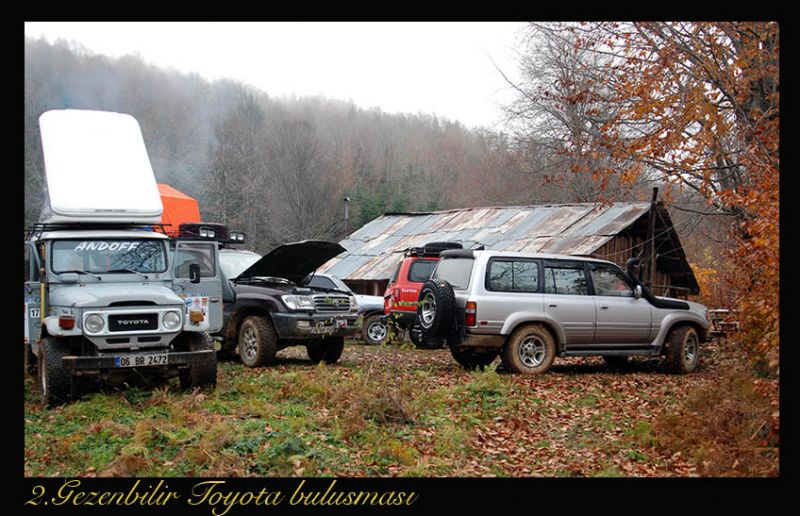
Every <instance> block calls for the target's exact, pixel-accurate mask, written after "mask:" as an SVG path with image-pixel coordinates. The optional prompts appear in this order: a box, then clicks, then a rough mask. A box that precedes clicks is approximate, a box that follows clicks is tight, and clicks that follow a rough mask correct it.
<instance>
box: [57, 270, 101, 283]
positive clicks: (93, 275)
mask: <svg viewBox="0 0 800 516" xmlns="http://www.w3.org/2000/svg"><path fill="white" fill-rule="evenodd" d="M69 272H77V273H78V274H86V275H87V276H92V277H93V278H97V281H103V278H102V277H100V276H98V275H97V274H94V273H91V272H86V271H82V270H80V269H70V270H68V271H58V274H66V273H69Z"/></svg>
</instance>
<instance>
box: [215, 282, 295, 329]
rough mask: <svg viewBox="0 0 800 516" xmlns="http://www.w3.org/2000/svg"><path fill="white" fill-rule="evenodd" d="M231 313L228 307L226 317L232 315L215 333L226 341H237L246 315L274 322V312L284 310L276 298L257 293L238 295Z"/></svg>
mask: <svg viewBox="0 0 800 516" xmlns="http://www.w3.org/2000/svg"><path fill="white" fill-rule="evenodd" d="M230 306H231V309H232V310H230V312H229V311H228V309H227V307H226V310H225V312H224V313H223V315H224V316H227V315H228V314H230V317H228V318H227V319H226V318H225V317H223V325H222V329H221V330H220V331H219V332H218V333H215V334H216V335H223V336H224V337H225V339H226V340H235V339H236V333H237V332H238V330H239V323H240V322H241V321H242V318H243V316H244V315H250V314H254V313H257V314H259V315H264V316H265V317H267V318H269V320H270V322H272V315H271V313H272V312H275V311H281V310H282V308H281V307H279V306H278V303H277V301H276V300H275V298H273V297H270V296H268V295H260V294H255V293H250V292H248V293H237V294H236V303H235V304H233V305H230Z"/></svg>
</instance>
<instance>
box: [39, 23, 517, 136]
mask: <svg viewBox="0 0 800 516" xmlns="http://www.w3.org/2000/svg"><path fill="white" fill-rule="evenodd" d="M522 27H524V24H522V23H288V22H278V23H261V22H258V23H250V22H247V23H218V22H208V23H171V22H170V23H167V22H160V23H149V22H148V23H129V22H125V23H122V22H114V23H108V22H94V23H65V22H57V23H38V22H37V23H33V22H28V23H26V24H25V35H26V36H32V37H41V36H44V37H46V38H47V39H48V40H49V41H51V42H52V41H55V40H56V39H59V38H63V39H67V40H74V41H76V42H78V43H80V44H82V45H83V46H85V47H86V48H87V49H89V50H91V51H93V52H96V53H99V54H105V55H108V56H112V57H119V56H122V55H125V54H134V53H135V54H139V55H140V56H141V57H142V58H143V59H144V60H145V61H147V62H150V63H152V64H155V65H158V66H162V67H167V68H174V69H177V70H180V71H182V72H197V73H198V74H200V75H201V76H203V77H206V78H208V79H212V80H213V79H219V78H223V77H226V78H232V79H238V80H241V81H242V82H245V83H248V84H252V85H254V86H256V87H258V88H260V89H262V90H264V91H265V92H267V93H268V94H269V95H271V96H277V97H281V96H289V95H293V94H294V95H297V96H306V95H320V94H321V95H324V96H327V97H330V98H335V99H341V100H352V101H353V102H354V103H356V104H357V105H358V106H360V107H363V108H370V107H379V108H380V109H382V110H383V111H385V112H389V113H399V112H408V113H418V112H423V113H434V114H436V115H438V116H440V117H445V118H449V119H451V120H458V121H460V122H461V123H463V124H464V125H467V126H486V127H490V128H493V129H501V126H500V125H498V124H499V123H500V122H501V120H502V112H501V109H500V106H501V105H502V104H504V103H506V102H508V101H509V100H511V99H512V98H513V92H512V90H511V88H509V86H508V85H507V83H506V82H505V81H504V79H503V78H502V77H501V75H500V74H499V73H498V72H497V70H496V69H495V67H494V65H493V64H492V61H494V63H495V64H496V65H497V66H498V67H499V68H500V69H502V70H503V72H504V73H505V74H506V75H507V76H509V78H511V79H512V80H513V79H515V78H516V77H517V59H516V48H517V43H518V41H519V36H520V29H521V28H522Z"/></svg>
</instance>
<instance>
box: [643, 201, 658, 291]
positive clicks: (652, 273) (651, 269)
mask: <svg viewBox="0 0 800 516" xmlns="http://www.w3.org/2000/svg"><path fill="white" fill-rule="evenodd" d="M656 199H658V187H657V186H656V187H654V188H653V197H652V198H651V199H650V231H649V232H650V235H649V237H648V240H649V241H650V265H649V266H648V267H647V283H646V285H647V286H648V287H650V288H652V287H653V282H655V279H656ZM654 294H655V292H654Z"/></svg>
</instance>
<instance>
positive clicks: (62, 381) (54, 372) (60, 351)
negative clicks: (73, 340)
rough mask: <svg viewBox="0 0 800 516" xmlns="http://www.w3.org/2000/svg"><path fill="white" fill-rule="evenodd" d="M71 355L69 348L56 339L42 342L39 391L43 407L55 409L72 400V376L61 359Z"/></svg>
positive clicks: (39, 360)
mask: <svg viewBox="0 0 800 516" xmlns="http://www.w3.org/2000/svg"><path fill="white" fill-rule="evenodd" d="M67 355H69V346H68V345H67V343H66V342H63V341H61V340H59V339H57V338H54V337H45V338H44V339H42V341H41V345H40V347H39V357H38V361H37V362H38V364H39V367H38V375H37V379H38V382H39V391H40V392H41V394H42V405H44V406H46V407H53V406H56V405H59V404H61V403H66V402H67V401H69V400H71V399H72V394H73V392H72V374H71V373H70V371H69V370H68V369H67V368H65V367H64V365H63V364H62V361H61V359H62V358H63V357H65V356H67Z"/></svg>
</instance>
